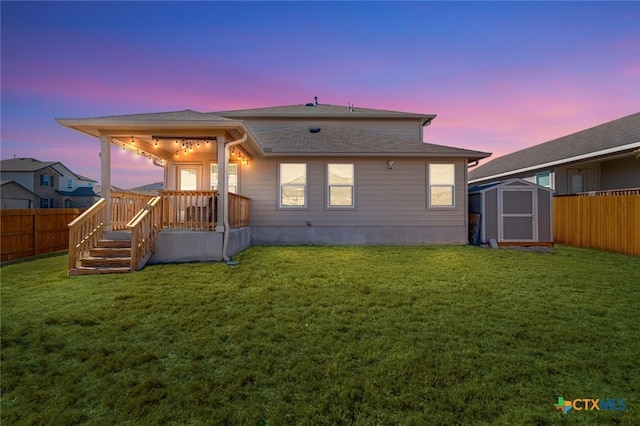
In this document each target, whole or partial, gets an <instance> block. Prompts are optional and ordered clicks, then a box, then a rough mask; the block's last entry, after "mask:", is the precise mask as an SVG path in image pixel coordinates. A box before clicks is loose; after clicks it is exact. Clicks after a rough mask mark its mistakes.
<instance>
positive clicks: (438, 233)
mask: <svg viewBox="0 0 640 426" xmlns="http://www.w3.org/2000/svg"><path fill="white" fill-rule="evenodd" d="M466 233H467V230H466V227H464V226H449V227H447V226H379V227H374V226H349V227H344V226H340V227H329V226H318V227H313V226H307V227H291V226H286V227H285V226H282V227H275V226H269V227H267V226H252V227H251V243H252V244H255V245H307V244H308V245H428V244H466V243H467V239H468V237H467V235H466Z"/></svg>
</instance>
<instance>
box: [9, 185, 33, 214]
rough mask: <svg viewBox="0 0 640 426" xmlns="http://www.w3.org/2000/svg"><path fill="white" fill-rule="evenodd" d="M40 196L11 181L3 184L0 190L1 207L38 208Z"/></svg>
mask: <svg viewBox="0 0 640 426" xmlns="http://www.w3.org/2000/svg"><path fill="white" fill-rule="evenodd" d="M37 202H38V197H37V196H36V195H35V194H33V193H31V192H29V191H27V190H26V189H24V188H23V187H21V186H20V185H18V184H16V183H15V182H9V183H6V184H4V185H2V190H0V209H33V208H36V207H37V206H36V203H37Z"/></svg>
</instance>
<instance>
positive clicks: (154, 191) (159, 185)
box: [127, 182, 164, 197]
mask: <svg viewBox="0 0 640 426" xmlns="http://www.w3.org/2000/svg"><path fill="white" fill-rule="evenodd" d="M163 189H164V182H154V183H150V184H148V185H142V186H136V187H135V188H131V189H128V190H127V192H132V193H134V194H142V195H149V196H152V197H155V196H156V195H158V191H162V190H163Z"/></svg>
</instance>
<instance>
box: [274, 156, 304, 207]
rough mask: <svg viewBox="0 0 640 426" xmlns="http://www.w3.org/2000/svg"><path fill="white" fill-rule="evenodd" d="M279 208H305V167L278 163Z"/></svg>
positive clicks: (296, 164)
mask: <svg viewBox="0 0 640 426" xmlns="http://www.w3.org/2000/svg"><path fill="white" fill-rule="evenodd" d="M279 172H280V173H279V180H280V185H279V187H280V191H279V192H280V194H279V198H280V200H279V202H278V204H279V206H280V207H306V206H307V165H306V164H305V163H280V171H279Z"/></svg>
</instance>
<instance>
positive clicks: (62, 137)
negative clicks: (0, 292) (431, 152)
mask: <svg viewBox="0 0 640 426" xmlns="http://www.w3.org/2000/svg"><path fill="white" fill-rule="evenodd" d="M0 7H1V24H2V25H1V27H2V28H1V58H0V59H1V71H2V75H1V90H2V93H1V111H0V115H1V116H0V118H1V125H2V127H1V130H0V136H1V152H0V154H1V157H2V158H3V159H5V158H11V157H13V155H17V156H19V157H26V156H30V157H35V158H38V159H40V160H43V161H62V162H63V163H65V165H67V166H68V167H70V168H71V169H72V170H74V171H76V172H77V173H80V174H83V175H87V176H90V177H94V178H98V177H99V158H98V155H97V154H98V151H99V143H98V141H97V140H95V139H92V138H90V137H88V136H85V135H82V134H79V133H77V132H73V131H71V130H69V129H66V128H63V127H61V126H59V125H58V124H57V123H56V122H55V120H54V119H55V118H69V117H90V116H100V115H117V114H127V113H137V112H152V111H167V110H179V109H185V108H191V109H195V110H199V111H216V110H223V109H237V108H251V107H265V106H274V105H289V104H300V103H305V102H308V101H310V100H312V99H313V96H318V97H319V100H320V102H321V103H331V104H338V105H346V104H347V103H354V104H355V105H356V106H362V107H368V108H380V109H394V110H402V111H411V112H420V113H428V114H437V115H438V117H437V118H436V119H435V120H434V122H433V124H432V125H431V126H429V127H428V128H427V129H426V130H425V140H427V141H429V142H433V143H438V144H444V145H453V146H459V147H465V148H470V149H478V150H482V151H489V152H493V153H494V156H499V155H503V154H506V153H508V152H512V151H514V150H517V149H521V148H524V147H526V146H530V145H532V144H537V143H541V142H544V141H547V140H550V139H553V138H556V137H560V136H563V135H566V134H569V133H572V132H575V131H578V130H581V129H584V128H587V127H591V126H594V125H597V124H600V123H603V122H606V121H609V120H613V119H616V118H619V117H622V116H624V115H628V114H632V113H635V112H638V111H639V110H640V3H638V2H562V3H547V2H470V3H466V2H454V3H452V2H393V3H391V2H352V3H347V2H317V3H308V2H305V3H303V2H283V3H274V2H233V3H226V2H189V3H185V2H46V3H40V2H5V1H3V2H2V3H1V4H0ZM161 179H162V173H161V170H160V169H158V168H157V167H153V166H150V165H148V164H142V163H141V162H136V160H135V159H133V158H128V157H122V156H119V157H117V160H114V165H113V182H114V183H115V184H116V185H118V186H122V187H125V188H128V187H133V186H136V185H139V184H144V183H148V182H151V181H154V180H161Z"/></svg>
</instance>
